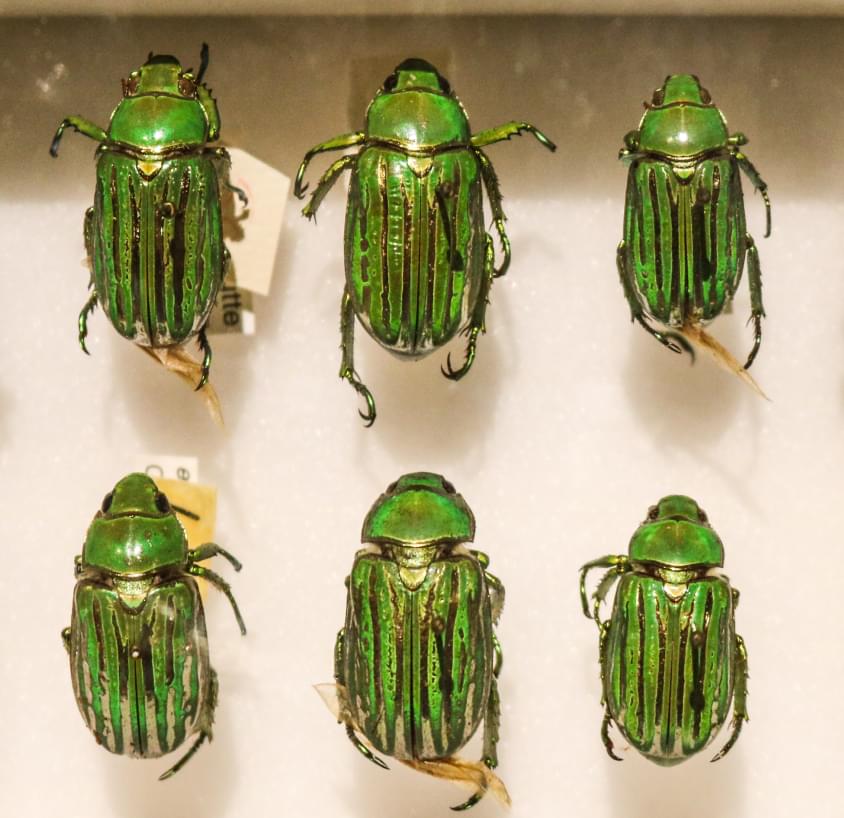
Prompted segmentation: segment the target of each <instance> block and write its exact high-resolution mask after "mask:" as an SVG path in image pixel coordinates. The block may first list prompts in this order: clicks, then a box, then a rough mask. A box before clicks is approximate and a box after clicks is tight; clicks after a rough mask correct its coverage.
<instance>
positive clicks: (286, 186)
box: [223, 148, 290, 295]
mask: <svg viewBox="0 0 844 818" xmlns="http://www.w3.org/2000/svg"><path fill="white" fill-rule="evenodd" d="M228 150H229V155H230V156H231V160H232V165H231V172H230V180H231V183H232V184H233V185H234V186H235V187H239V188H240V189H241V190H243V192H244V193H245V194H246V198H247V199H248V204H247V206H246V207H245V208H244V206H243V204H242V203H241V202H240V200H239V199H237V197H236V196H233V195H232V193H231V191H228V190H224V196H223V220H224V227H223V235H224V236H225V239H226V246H227V247H228V248H229V252H230V253H231V259H232V264H233V267H234V275H235V278H236V280H237V286H238V287H239V288H240V289H243V290H249V291H250V292H253V293H258V295H269V293H270V285H271V283H272V277H273V268H274V267H275V257H276V250H277V248H278V240H279V236H280V235H281V227H282V225H283V223H284V210H285V207H286V206H287V198H288V194H289V192H290V179H288V177H287V176H285V175H284V174H283V173H281V172H280V171H278V170H276V169H275V168H273V167H271V166H270V165H268V164H266V163H265V162H262V161H261V160H260V159H256V158H255V157H254V156H252V155H250V154H248V153H247V152H246V151H244V150H241V149H240V148H229V149H228Z"/></svg>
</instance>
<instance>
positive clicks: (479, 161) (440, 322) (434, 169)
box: [294, 59, 556, 425]
mask: <svg viewBox="0 0 844 818" xmlns="http://www.w3.org/2000/svg"><path fill="white" fill-rule="evenodd" d="M523 131H524V132H527V133H532V134H533V135H534V136H535V137H536V138H537V139H538V140H539V141H540V142H541V143H542V144H543V145H545V147H546V148H549V149H550V150H552V151H553V150H556V147H555V145H554V144H553V143H552V142H551V141H550V140H549V139H548V138H547V137H546V136H545V135H544V134H542V133H541V132H540V131H539V130H537V129H536V128H535V127H534V126H533V125H530V124H528V123H526V122H508V123H507V124H506V125H502V126H500V127H498V128H493V129H491V130H488V131H483V132H481V133H479V134H475V135H474V136H472V134H471V131H470V130H469V120H468V117H467V115H466V111H465V110H464V108H463V106H462V105H461V103H460V101H459V100H458V99H457V97H456V96H455V94H454V93H453V92H452V90H451V86H450V85H449V83H448V81H447V80H446V79H445V78H444V77H442V76H441V75H440V73H439V72H438V71H437V69H436V68H434V66H433V65H431V64H430V63H428V62H425V61H424V60H420V59H409V60H405V61H404V62H403V63H402V64H401V65H399V66H398V67H397V68H396V70H395V71H394V72H393V73H392V74H390V76H389V77H387V79H386V80H385V81H384V85H383V87H382V88H381V89H380V90H379V91H378V93H377V94H376V95H375V98H374V99H373V100H372V102H371V103H370V105H369V108H368V110H367V112H366V126H365V129H364V130H363V131H358V132H356V133H350V134H343V135H342V136H337V137H335V138H334V139H330V140H328V141H327V142H323V143H321V144H319V145H316V146H314V147H313V148H311V149H310V150H309V151H308V152H307V153H306V154H305V158H304V160H303V161H302V164H301V165H300V167H299V172H298V174H297V176H296V185H295V188H294V192H295V194H296V196H297V197H299V198H300V199H301V198H302V197H303V196H304V194H305V191H306V189H307V185H306V184H303V179H304V175H305V169H306V168H307V166H308V163H309V162H310V161H311V159H312V158H313V157H314V156H315V155H316V154H318V153H322V152H324V151H333V150H344V149H346V148H353V147H358V146H359V147H360V149H359V150H358V152H357V153H356V154H348V155H346V156H343V157H342V158H340V159H338V160H337V161H336V162H334V163H333V164H332V165H331V167H329V168H328V170H327V171H326V173H325V174H324V175H323V177H322V179H320V182H319V185H318V187H317V188H316V190H315V191H314V193H313V195H312V196H311V199H310V202H308V204H307V206H306V207H305V208H304V210H303V211H302V212H303V214H304V215H305V216H307V217H308V218H309V219H312V218H314V217H315V216H316V212H317V209H318V208H319V206H320V203H321V202H322V200H323V199H324V198H325V196H326V194H327V193H328V191H329V190H330V188H331V186H332V185H333V184H334V183H335V182H336V181H337V179H338V178H339V176H340V174H341V173H342V172H343V171H344V170H347V169H349V168H351V169H352V179H351V187H350V188H349V197H348V203H347V207H346V237H345V262H346V287H345V290H344V292H343V300H342V304H341V312H340V332H341V336H342V344H341V346H342V351H343V360H342V364H341V366H340V377H341V378H344V379H345V380H347V381H349V383H351V384H352V386H353V387H354V388H355V389H356V390H357V392H358V393H359V394H360V395H361V396H362V397H363V398H364V400H365V401H366V404H367V411H366V413H365V414H364V413H363V412H361V416H362V417H363V418H364V420H366V421H367V425H371V424H372V422H373V421H374V420H375V402H374V401H373V398H372V394H371V393H370V391H369V390H368V389H367V388H366V386H365V385H364V384H363V383H362V382H361V381H360V379H359V377H358V375H357V373H356V371H355V366H354V316H355V315H357V317H358V319H359V320H360V322H361V324H363V327H364V329H365V330H366V331H367V332H368V333H369V334H370V335H371V336H372V337H373V338H374V339H375V340H376V341H378V343H379V344H381V345H382V346H383V347H385V348H386V349H388V350H389V351H390V352H393V353H395V354H397V355H399V356H401V357H405V358H420V357H422V356H424V355H427V354H429V353H430V352H432V351H433V350H434V349H437V348H439V347H441V346H442V345H443V344H446V343H447V342H448V341H450V340H451V339H452V338H453V337H454V336H455V335H457V334H458V332H461V331H463V332H464V333H465V334H466V335H467V336H468V347H467V350H466V360H465V362H464V363H463V365H462V366H461V367H460V368H459V369H453V368H452V366H451V361H450V359H449V360H448V361H447V364H446V368H445V369H443V374H444V375H445V376H446V377H448V378H451V379H453V380H459V379H460V378H462V377H463V376H464V375H465V374H466V373H467V372H468V371H469V368H470V367H471V366H472V362H473V361H474V359H475V346H476V344H477V339H478V335H479V334H480V333H481V332H483V331H484V320H485V314H486V306H487V301H488V300H489V291H490V287H491V285H492V279H493V278H495V277H497V276H502V275H504V273H506V272H507V268H508V266H509V265H510V241H509V239H508V238H507V234H506V232H505V230H504V219H505V216H504V211H503V209H502V206H501V193H500V191H499V187H498V178H497V176H496V174H495V170H494V169H493V166H492V163H491V162H490V161H489V159H488V158H487V156H486V154H485V153H484V152H483V150H482V148H483V147H485V146H486V145H491V144H493V143H495V142H500V141H501V140H503V139H509V138H510V137H512V136H517V135H519V134H521V133H522V132H523ZM482 184H483V186H485V187H486V192H487V196H488V197H489V204H490V209H491V211H492V217H493V220H494V222H495V227H496V229H497V231H498V235H499V238H500V241H501V247H502V250H503V254H504V258H503V261H502V264H501V266H500V267H498V268H497V269H496V268H495V267H494V256H493V247H492V239H491V238H490V237H489V236H488V235H487V233H486V230H485V229H484V214H483V197H482V192H481V186H482Z"/></svg>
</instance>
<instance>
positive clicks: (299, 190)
mask: <svg viewBox="0 0 844 818" xmlns="http://www.w3.org/2000/svg"><path fill="white" fill-rule="evenodd" d="M365 138H366V137H365V135H364V134H363V132H362V131H357V132H356V133H345V134H342V135H340V136H335V137H334V139H329V140H328V141H327V142H320V143H319V144H318V145H314V146H313V147H312V148H311V149H310V150H309V151H308V152H307V153H306V154H305V158H304V159H303V160H302V164H301V165H299V170H298V172H297V173H296V183H295V184H294V185H293V195H294V196H295V197H296V198H297V199H302V198H304V196H305V191H306V190H307V189H308V185H307V184H302V180H303V179H304V178H305V171H306V170H307V167H308V164H309V163H310V161H311V159H313V158H314V157H315V156H316V155H317V154H318V153H325V151H343V150H346V149H347V148H353V147H355V145H360V143H361V142H363V140H364V139H365Z"/></svg>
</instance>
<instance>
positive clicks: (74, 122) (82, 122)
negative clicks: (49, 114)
mask: <svg viewBox="0 0 844 818" xmlns="http://www.w3.org/2000/svg"><path fill="white" fill-rule="evenodd" d="M65 128H73V130H74V131H76V132H77V133H81V134H82V136H87V137H89V138H91V139H95V140H96V141H97V142H105V141H106V140H107V139H108V136H107V135H106V132H105V131H104V130H103V129H102V128H101V127H100V126H99V125H95V124H94V123H93V122H90V121H89V120H87V119H83V118H82V117H81V116H69V117H67V118H66V119H63V120H62V121H61V123H60V124H59V127H58V129H57V130H56V135H55V136H54V137H53V141H52V142H51V143H50V156H53V157H56V156H58V155H59V142H61V141H62V134H63V133H64V129H65Z"/></svg>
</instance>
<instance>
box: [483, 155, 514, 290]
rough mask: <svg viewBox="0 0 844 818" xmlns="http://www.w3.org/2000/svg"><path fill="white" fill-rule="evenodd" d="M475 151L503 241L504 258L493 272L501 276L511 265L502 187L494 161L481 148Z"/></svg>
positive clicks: (497, 228) (496, 275)
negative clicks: (502, 201) (493, 164)
mask: <svg viewBox="0 0 844 818" xmlns="http://www.w3.org/2000/svg"><path fill="white" fill-rule="evenodd" d="M475 153H476V155H477V157H478V161H479V162H480V164H481V177H482V178H483V180H484V187H485V188H486V195H487V198H488V199H489V206H490V209H491V210H492V219H493V223H494V224H495V229H496V231H497V232H498V240H499V242H500V243H501V252H502V253H503V254H504V260H503V261H502V262H501V266H500V267H498V268H497V269H496V270H495V271H494V272H493V277H495V278H500V277H501V276H503V275H504V274H505V273H506V272H507V270H508V269H509V267H510V239H509V237H508V236H507V231H506V230H505V228H504V222H505V221H506V219H507V217H506V216H505V215H504V208H503V207H502V205H501V198H502V197H501V188H500V187H499V185H498V176H497V174H496V173H495V168H493V166H492V162H490V161H489V157H487V155H486V154H485V153H484V152H483V151H482V150H481V149H480V148H476V149H475Z"/></svg>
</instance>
